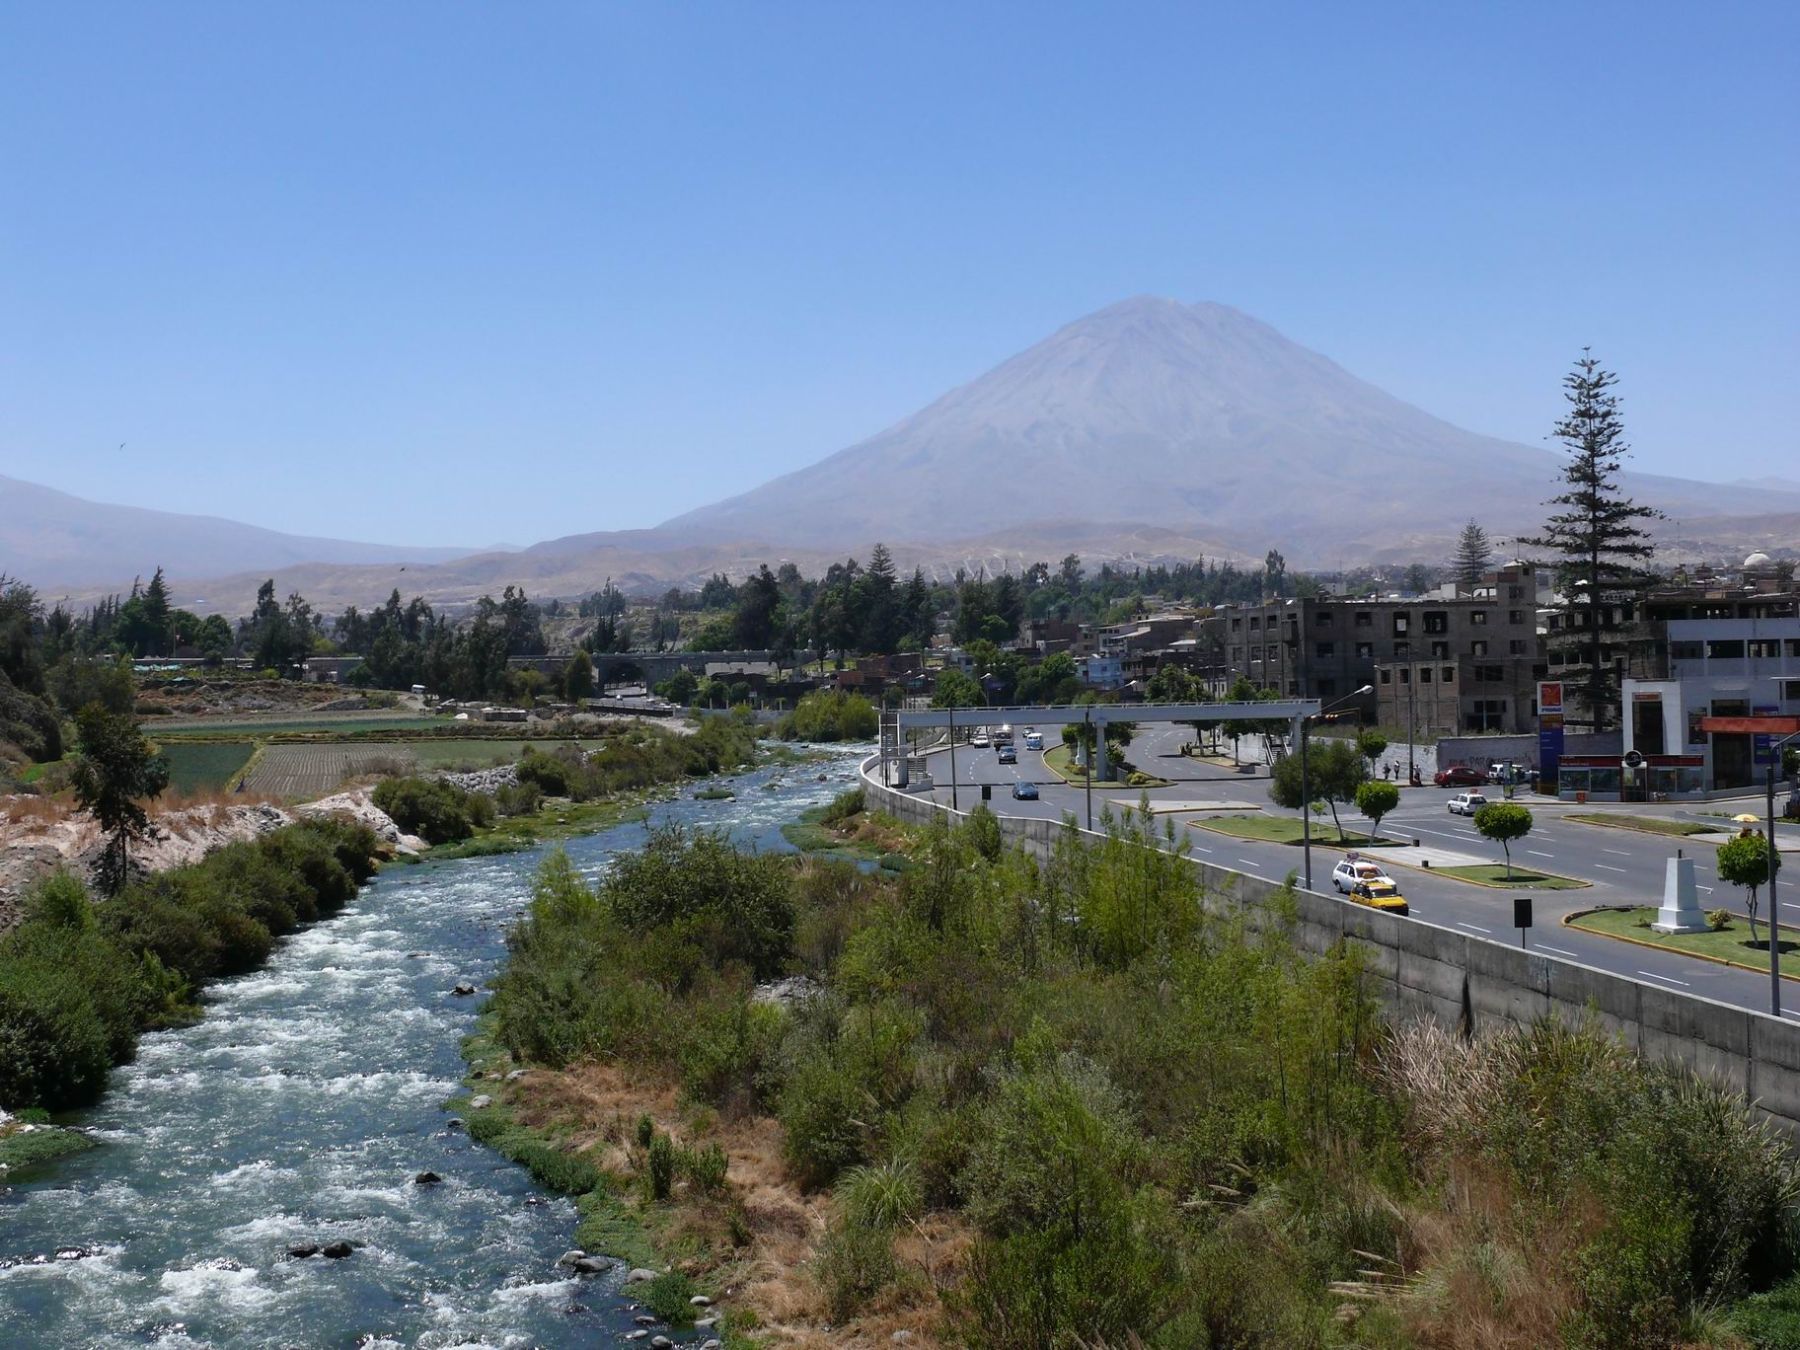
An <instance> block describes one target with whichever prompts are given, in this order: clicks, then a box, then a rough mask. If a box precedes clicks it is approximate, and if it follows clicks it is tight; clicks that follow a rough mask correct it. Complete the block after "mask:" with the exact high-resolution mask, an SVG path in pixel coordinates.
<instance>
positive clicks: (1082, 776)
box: [1044, 745, 1174, 788]
mask: <svg viewBox="0 0 1800 1350" xmlns="http://www.w3.org/2000/svg"><path fill="white" fill-rule="evenodd" d="M1073 754H1074V752H1073V751H1072V750H1071V749H1070V748H1069V747H1068V746H1067V745H1053V746H1051V747H1050V748H1049V749H1048V750H1046V751H1044V767H1045V768H1046V769H1048V770H1050V772H1051V773H1053V774H1055V775H1056V776H1057V777H1058V778H1060V779H1062V780H1063V782H1065V783H1067V784H1069V785H1070V786H1071V787H1086V786H1087V785H1088V774H1087V770H1086V769H1085V768H1084V767H1083V766H1082V765H1080V764H1076V763H1075V762H1074V760H1073ZM1173 784H1174V780H1173V779H1169V778H1157V777H1155V776H1154V775H1152V774H1147V773H1141V772H1134V773H1132V774H1131V775H1130V777H1129V778H1128V779H1127V778H1113V779H1106V778H1096V779H1095V780H1094V786H1095V787H1097V788H1126V787H1129V788H1166V787H1171V786H1173Z"/></svg>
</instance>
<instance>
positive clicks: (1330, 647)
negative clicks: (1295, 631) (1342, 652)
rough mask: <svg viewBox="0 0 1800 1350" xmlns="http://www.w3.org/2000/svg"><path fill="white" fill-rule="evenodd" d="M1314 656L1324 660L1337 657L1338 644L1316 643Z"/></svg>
mask: <svg viewBox="0 0 1800 1350" xmlns="http://www.w3.org/2000/svg"><path fill="white" fill-rule="evenodd" d="M1313 654H1314V655H1315V656H1318V657H1320V658H1324V657H1328V656H1336V655H1337V643H1335V642H1320V643H1316V644H1314V646H1313Z"/></svg>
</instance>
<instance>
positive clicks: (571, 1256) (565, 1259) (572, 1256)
mask: <svg viewBox="0 0 1800 1350" xmlns="http://www.w3.org/2000/svg"><path fill="white" fill-rule="evenodd" d="M586 1255H587V1253H586V1252H584V1251H582V1250H581V1248H579V1247H571V1248H569V1250H568V1251H566V1252H564V1253H563V1254H562V1255H561V1256H559V1257H557V1258H556V1264H557V1265H559V1266H572V1265H574V1264H575V1263H576V1262H577V1261H579V1260H581V1259H582V1258H583V1257H585V1256H586Z"/></svg>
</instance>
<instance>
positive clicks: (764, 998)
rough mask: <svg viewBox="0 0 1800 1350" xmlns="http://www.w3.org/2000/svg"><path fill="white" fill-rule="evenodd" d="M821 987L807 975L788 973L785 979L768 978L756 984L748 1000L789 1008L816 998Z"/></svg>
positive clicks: (821, 989)
mask: <svg viewBox="0 0 1800 1350" xmlns="http://www.w3.org/2000/svg"><path fill="white" fill-rule="evenodd" d="M823 988H824V986H823V985H821V984H820V983H819V982H818V981H817V980H815V979H812V978H810V977H808V976H805V975H790V976H789V977H788V978H787V979H785V980H770V981H768V982H766V983H764V984H759V985H757V986H756V988H754V989H752V990H751V991H750V1001H751V1002H752V1003H765V1004H771V1005H773V1006H775V1007H779V1008H787V1009H790V1010H791V1009H794V1008H797V1007H799V1006H800V1005H801V1004H802V1003H808V1002H810V1001H811V1000H813V999H814V998H817V997H818V995H819V994H820V993H821V992H822V991H823Z"/></svg>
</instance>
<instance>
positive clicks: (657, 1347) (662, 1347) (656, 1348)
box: [650, 1336, 675, 1350]
mask: <svg viewBox="0 0 1800 1350" xmlns="http://www.w3.org/2000/svg"><path fill="white" fill-rule="evenodd" d="M674 1344H675V1342H674V1341H672V1340H670V1339H669V1338H668V1337H667V1336H652V1337H651V1338H650V1350H670V1347H671V1346H673V1345H674Z"/></svg>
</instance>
